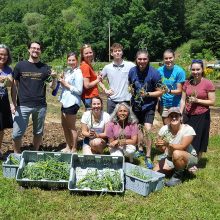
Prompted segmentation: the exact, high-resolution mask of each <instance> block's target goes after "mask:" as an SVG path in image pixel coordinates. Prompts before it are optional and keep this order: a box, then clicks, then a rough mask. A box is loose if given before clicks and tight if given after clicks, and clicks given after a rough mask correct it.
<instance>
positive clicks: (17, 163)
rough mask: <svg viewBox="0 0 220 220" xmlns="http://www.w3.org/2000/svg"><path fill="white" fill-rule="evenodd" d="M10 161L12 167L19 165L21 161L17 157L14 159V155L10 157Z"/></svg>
mask: <svg viewBox="0 0 220 220" xmlns="http://www.w3.org/2000/svg"><path fill="white" fill-rule="evenodd" d="M9 161H10V164H11V165H19V163H20V160H19V158H17V157H14V156H13V155H12V154H11V155H10V156H9Z"/></svg>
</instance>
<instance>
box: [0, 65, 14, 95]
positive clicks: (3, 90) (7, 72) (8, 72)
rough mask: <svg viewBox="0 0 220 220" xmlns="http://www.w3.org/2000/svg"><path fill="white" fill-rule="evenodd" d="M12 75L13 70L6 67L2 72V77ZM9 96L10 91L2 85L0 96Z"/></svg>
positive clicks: (0, 86) (0, 85) (0, 74)
mask: <svg viewBox="0 0 220 220" xmlns="http://www.w3.org/2000/svg"><path fill="white" fill-rule="evenodd" d="M11 74H12V69H11V68H10V67H9V66H5V67H4V68H3V69H2V71H0V76H8V75H11ZM6 95H8V90H7V88H6V87H5V86H4V83H1V84H0V96H6Z"/></svg>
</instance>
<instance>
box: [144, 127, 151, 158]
mask: <svg viewBox="0 0 220 220" xmlns="http://www.w3.org/2000/svg"><path fill="white" fill-rule="evenodd" d="M144 127H145V128H146V129H147V131H148V132H150V131H151V129H152V124H150V123H144ZM145 142H146V157H150V156H151V144H152V138H151V137H149V135H148V137H147V138H146V140H145Z"/></svg>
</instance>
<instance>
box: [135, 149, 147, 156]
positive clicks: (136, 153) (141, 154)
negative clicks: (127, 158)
mask: <svg viewBox="0 0 220 220" xmlns="http://www.w3.org/2000/svg"><path fill="white" fill-rule="evenodd" d="M144 156H145V154H144V152H143V151H139V150H138V151H136V152H135V154H134V158H139V157H144Z"/></svg>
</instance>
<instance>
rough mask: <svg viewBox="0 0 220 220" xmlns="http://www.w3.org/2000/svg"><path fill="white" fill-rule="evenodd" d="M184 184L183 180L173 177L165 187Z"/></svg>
mask: <svg viewBox="0 0 220 220" xmlns="http://www.w3.org/2000/svg"><path fill="white" fill-rule="evenodd" d="M181 183H182V180H181V179H179V178H176V177H172V178H171V179H170V180H169V181H168V182H166V183H165V186H169V187H170V186H176V185H179V184H181Z"/></svg>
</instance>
